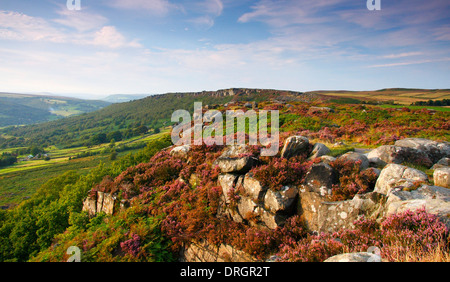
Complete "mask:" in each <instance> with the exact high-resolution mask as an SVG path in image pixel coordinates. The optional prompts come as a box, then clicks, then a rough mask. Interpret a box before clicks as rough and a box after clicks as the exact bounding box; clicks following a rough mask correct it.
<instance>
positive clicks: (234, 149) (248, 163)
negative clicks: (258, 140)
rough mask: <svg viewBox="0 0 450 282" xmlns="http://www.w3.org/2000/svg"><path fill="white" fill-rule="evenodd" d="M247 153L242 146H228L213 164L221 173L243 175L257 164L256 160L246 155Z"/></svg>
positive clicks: (245, 148)
mask: <svg viewBox="0 0 450 282" xmlns="http://www.w3.org/2000/svg"><path fill="white" fill-rule="evenodd" d="M248 153H249V152H248V150H247V147H246V146H244V145H233V146H228V147H227V148H226V149H225V151H224V152H223V153H222V155H221V156H220V157H218V158H217V160H215V162H214V164H215V165H218V166H219V168H220V170H221V171H222V172H223V173H245V172H247V171H249V170H250V169H251V168H252V167H253V166H254V165H255V164H256V163H257V159H256V158H254V157H252V156H248V155H246V154H248Z"/></svg>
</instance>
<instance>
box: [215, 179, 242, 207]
mask: <svg viewBox="0 0 450 282" xmlns="http://www.w3.org/2000/svg"><path fill="white" fill-rule="evenodd" d="M217 180H218V182H219V185H220V186H221V187H222V194H223V197H224V198H225V203H226V204H229V203H230V198H229V193H230V191H231V190H232V189H234V187H235V186H236V182H237V180H238V176H237V175H235V174H230V173H226V174H220V175H219V177H218V179H217Z"/></svg>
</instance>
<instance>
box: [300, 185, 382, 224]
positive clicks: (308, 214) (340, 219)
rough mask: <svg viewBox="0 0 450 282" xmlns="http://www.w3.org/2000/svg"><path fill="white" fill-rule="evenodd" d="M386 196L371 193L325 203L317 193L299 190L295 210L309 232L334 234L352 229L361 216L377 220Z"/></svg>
mask: <svg viewBox="0 0 450 282" xmlns="http://www.w3.org/2000/svg"><path fill="white" fill-rule="evenodd" d="M385 202H386V196H384V195H382V194H379V193H376V192H371V193H367V194H361V195H360V194H358V195H356V196H355V197H354V198H353V199H352V200H347V201H340V202H327V201H325V200H324V198H322V197H321V196H320V195H319V194H318V193H315V192H304V191H302V190H300V201H299V204H300V206H299V207H298V208H297V210H298V214H299V215H301V216H302V217H303V218H304V220H305V224H306V226H307V227H308V229H309V230H312V231H316V232H335V231H338V230H340V229H342V228H350V229H351V228H354V225H353V223H354V222H355V221H356V220H357V219H358V218H359V217H360V216H362V215H364V216H366V217H371V218H378V217H379V216H380V215H382V214H383V212H384V203H385Z"/></svg>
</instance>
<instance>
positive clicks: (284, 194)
mask: <svg viewBox="0 0 450 282" xmlns="http://www.w3.org/2000/svg"><path fill="white" fill-rule="evenodd" d="M297 195H298V189H297V188H296V187H290V186H284V187H283V188H282V189H281V190H280V191H272V190H269V191H267V193H266V195H265V197H264V208H265V209H266V210H268V211H270V212H272V213H276V212H279V211H284V212H288V211H289V209H291V207H293V203H294V201H295V199H296V198H297Z"/></svg>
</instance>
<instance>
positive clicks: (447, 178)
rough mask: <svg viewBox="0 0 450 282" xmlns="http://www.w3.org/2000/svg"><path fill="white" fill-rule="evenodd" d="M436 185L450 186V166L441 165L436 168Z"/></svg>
mask: <svg viewBox="0 0 450 282" xmlns="http://www.w3.org/2000/svg"><path fill="white" fill-rule="evenodd" d="M433 181H434V185H436V186H441V187H445V188H450V167H441V168H437V169H435V170H434V173H433Z"/></svg>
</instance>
